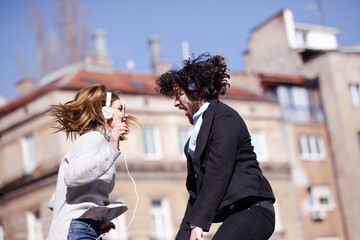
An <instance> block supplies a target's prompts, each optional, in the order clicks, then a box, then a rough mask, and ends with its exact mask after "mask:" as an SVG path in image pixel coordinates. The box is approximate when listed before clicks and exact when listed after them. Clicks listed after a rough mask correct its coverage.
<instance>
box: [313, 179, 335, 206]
mask: <svg viewBox="0 0 360 240" xmlns="http://www.w3.org/2000/svg"><path fill="white" fill-rule="evenodd" d="M309 201H310V209H311V210H312V211H313V210H322V211H333V210H335V202H334V198H333V194H332V190H331V188H330V186H324V185H317V186H312V187H310V188H309Z"/></svg>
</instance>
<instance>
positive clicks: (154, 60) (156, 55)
mask: <svg viewBox="0 0 360 240" xmlns="http://www.w3.org/2000/svg"><path fill="white" fill-rule="evenodd" d="M149 45H150V55H151V64H152V67H153V71H154V73H155V75H157V76H159V75H161V74H163V73H165V72H167V71H169V70H170V69H171V64H170V63H169V62H164V61H163V60H162V57H161V44H160V37H159V36H157V35H154V36H152V37H150V39H149Z"/></svg>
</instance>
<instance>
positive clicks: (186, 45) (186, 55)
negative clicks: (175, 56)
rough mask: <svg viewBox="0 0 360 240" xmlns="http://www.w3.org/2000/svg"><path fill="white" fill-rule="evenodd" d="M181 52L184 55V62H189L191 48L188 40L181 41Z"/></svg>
mask: <svg viewBox="0 0 360 240" xmlns="http://www.w3.org/2000/svg"><path fill="white" fill-rule="evenodd" d="M181 50H182V55H183V60H189V58H190V47H189V42H188V40H186V39H183V40H182V41H181Z"/></svg>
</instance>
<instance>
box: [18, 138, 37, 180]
mask: <svg viewBox="0 0 360 240" xmlns="http://www.w3.org/2000/svg"><path fill="white" fill-rule="evenodd" d="M21 146H22V150H23V157H24V172H25V173H26V174H29V173H31V172H32V171H34V169H35V168H36V149H35V140H34V137H33V135H31V134H29V135H27V136H25V137H23V138H22V140H21Z"/></svg>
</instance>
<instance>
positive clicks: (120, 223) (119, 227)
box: [103, 214, 129, 240]
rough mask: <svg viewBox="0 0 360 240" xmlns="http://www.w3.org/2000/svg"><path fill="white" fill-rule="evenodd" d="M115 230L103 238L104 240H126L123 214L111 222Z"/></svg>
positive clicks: (126, 234)
mask: <svg viewBox="0 0 360 240" xmlns="http://www.w3.org/2000/svg"><path fill="white" fill-rule="evenodd" d="M112 222H113V223H114V224H115V226H116V228H115V229H112V230H111V231H110V232H109V233H107V234H106V235H105V237H103V239H104V240H105V239H106V240H128V239H129V236H128V233H127V231H126V227H127V226H126V221H125V214H121V215H120V216H119V217H117V218H115V219H114V220H113V221H112Z"/></svg>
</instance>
